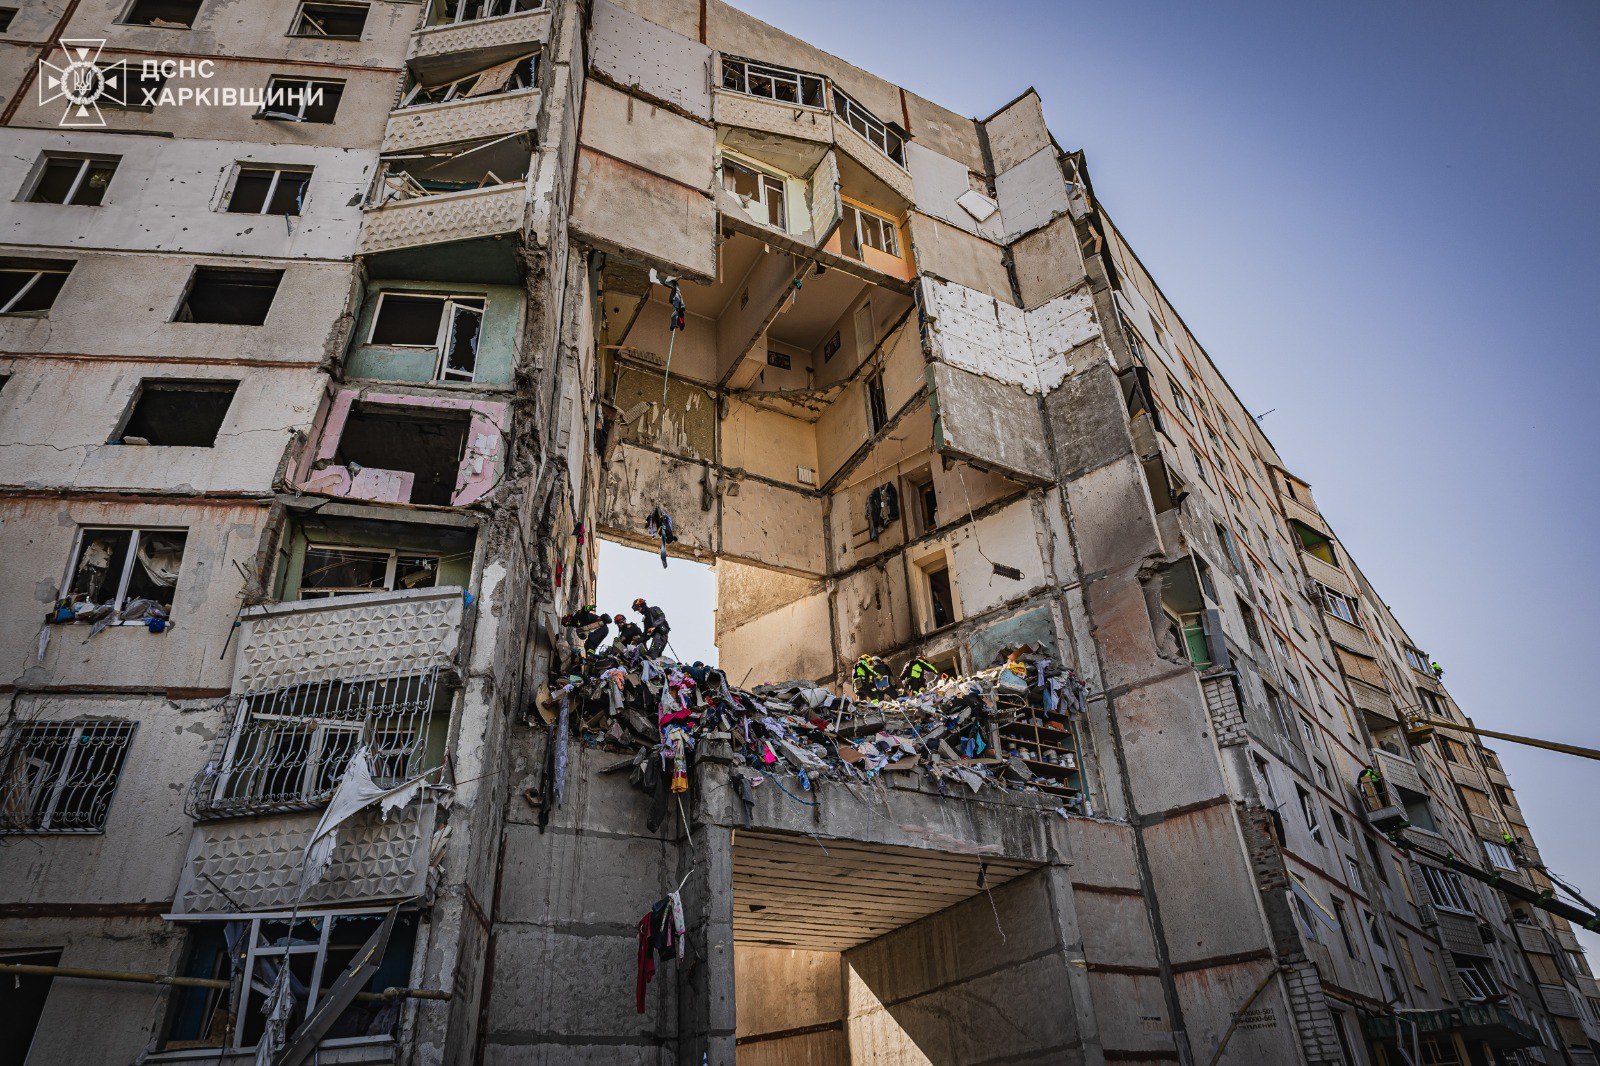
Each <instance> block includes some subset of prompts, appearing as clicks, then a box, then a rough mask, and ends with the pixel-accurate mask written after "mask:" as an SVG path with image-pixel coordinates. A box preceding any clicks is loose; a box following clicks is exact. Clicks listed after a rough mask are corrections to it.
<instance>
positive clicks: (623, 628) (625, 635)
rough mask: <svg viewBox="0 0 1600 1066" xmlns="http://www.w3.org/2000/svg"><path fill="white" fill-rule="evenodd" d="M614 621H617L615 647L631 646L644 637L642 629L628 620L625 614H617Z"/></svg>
mask: <svg viewBox="0 0 1600 1066" xmlns="http://www.w3.org/2000/svg"><path fill="white" fill-rule="evenodd" d="M615 621H616V623H617V639H616V642H615V644H616V646H617V647H619V648H631V647H633V646H634V645H635V644H638V643H639V642H640V641H641V640H643V639H644V630H642V629H640V628H639V627H638V626H637V625H635V624H634V623H632V622H630V621H628V616H627V615H625V614H619V615H617V617H616V619H615Z"/></svg>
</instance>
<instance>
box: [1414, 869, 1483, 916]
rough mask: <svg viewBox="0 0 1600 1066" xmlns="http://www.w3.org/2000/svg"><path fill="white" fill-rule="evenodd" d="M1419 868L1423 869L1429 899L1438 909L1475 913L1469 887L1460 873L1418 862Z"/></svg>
mask: <svg viewBox="0 0 1600 1066" xmlns="http://www.w3.org/2000/svg"><path fill="white" fill-rule="evenodd" d="M1417 868H1418V869H1420V870H1421V871H1422V883H1423V884H1424V885H1425V886H1426V887H1427V889H1428V899H1429V901H1430V902H1431V903H1432V904H1433V906H1434V907H1435V908H1436V909H1438V910H1442V911H1448V912H1450V913H1451V914H1465V915H1474V913H1475V912H1474V911H1473V909H1472V898H1471V897H1470V896H1468V895H1467V887H1466V885H1465V883H1463V882H1462V880H1461V875H1460V874H1458V873H1456V872H1455V871H1454V870H1445V869H1441V868H1440V867H1438V866H1429V865H1428V864H1427V863H1418V864H1417ZM1441 900H1445V901H1444V902H1441Z"/></svg>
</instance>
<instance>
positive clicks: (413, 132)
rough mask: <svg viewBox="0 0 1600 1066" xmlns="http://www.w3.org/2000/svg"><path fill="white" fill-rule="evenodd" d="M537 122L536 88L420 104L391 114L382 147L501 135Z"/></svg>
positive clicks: (411, 146)
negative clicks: (446, 101) (440, 102)
mask: <svg viewBox="0 0 1600 1066" xmlns="http://www.w3.org/2000/svg"><path fill="white" fill-rule="evenodd" d="M538 121H539V90H537V89H524V90H522V91H520V92H514V93H505V94H503V95H499V96H483V97H469V98H466V99H462V100H451V101H450V102H448V103H443V104H421V105H418V106H413V107H405V108H401V109H399V110H397V111H395V112H393V113H392V114H390V116H389V125H388V127H387V128H386V129H385V130H384V133H383V150H384V151H385V152H406V151H411V150H413V149H417V148H424V147H427V146H428V145H435V144H455V143H458V142H460V141H467V140H478V139H483V138H490V137H504V136H507V135H509V134H512V133H520V132H523V131H525V130H531V129H533V127H534V126H535V125H536V124H537V123H538Z"/></svg>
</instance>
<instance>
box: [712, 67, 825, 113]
mask: <svg viewBox="0 0 1600 1066" xmlns="http://www.w3.org/2000/svg"><path fill="white" fill-rule="evenodd" d="M722 87H723V88H724V89H728V90H730V91H732V92H736V93H744V94H745V95H746V96H760V97H764V98H766V99H768V100H776V101H778V102H779V103H783V104H801V105H803V106H805V107H822V106H823V102H822V101H823V93H822V78H820V77H819V76H817V75H815V74H807V73H804V72H803V71H799V70H789V69H787V68H785V67H772V66H767V65H766V64H765V63H753V62H751V61H750V60H748V59H740V58H738V57H737V56H723V57H722Z"/></svg>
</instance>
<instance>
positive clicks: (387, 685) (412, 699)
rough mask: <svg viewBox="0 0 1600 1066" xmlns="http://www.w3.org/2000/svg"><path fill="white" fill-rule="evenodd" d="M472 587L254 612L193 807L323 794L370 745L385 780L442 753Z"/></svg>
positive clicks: (255, 809)
mask: <svg viewBox="0 0 1600 1066" xmlns="http://www.w3.org/2000/svg"><path fill="white" fill-rule="evenodd" d="M464 599H465V597H464V596H463V592H462V590H461V589H460V588H455V587H444V588H431V589H414V590H407V591H402V592H379V593H369V594H362V595H354V596H335V597H329V598H327V599H318V600H298V601H295V602H293V603H287V604H278V605H275V606H272V607H267V608H262V607H258V608H254V609H252V610H250V611H248V612H246V613H245V615H244V616H243V617H242V618H241V620H240V635H239V656H238V659H237V661H236V663H235V670H234V685H233V693H232V695H231V696H230V698H229V700H228V703H227V715H228V720H227V721H226V722H225V723H224V725H223V728H222V730H221V731H220V732H219V733H218V735H217V737H216V739H215V741H213V744H212V750H211V755H210V757H209V759H208V760H207V762H206V765H205V767H204V769H202V770H201V771H200V773H199V774H198V775H196V777H195V779H194V782H193V784H192V786H191V788H190V792H189V798H188V808H189V812H190V814H192V815H194V816H195V817H217V816H224V815H245V814H263V813H269V812H282V811H293V810H304V809H306V808H309V807H313V806H316V805H318V804H321V803H324V802H326V801H327V799H328V797H329V796H330V795H331V794H332V792H333V790H334V788H335V787H336V786H337V785H338V782H339V778H340V775H341V774H343V773H344V768H345V764H346V763H347V762H348V761H349V759H350V756H351V755H352V754H354V752H355V751H356V749H357V748H360V747H363V746H364V747H366V748H367V749H368V751H369V752H370V757H371V763H372V774H373V779H374V780H375V781H377V782H378V783H379V784H380V785H397V784H400V783H401V782H403V781H407V780H410V779H411V778H413V777H416V776H417V775H418V774H420V773H422V772H423V771H424V770H427V769H429V768H431V767H432V766H433V765H436V763H437V758H438V756H439V753H440V752H441V750H442V742H441V737H442V730H443V727H444V722H445V720H446V718H447V715H448V699H447V698H446V694H447V693H448V689H449V686H448V678H449V675H450V673H452V672H453V670H454V667H455V664H456V660H457V653H458V650H459V646H460V638H461V628H462V613H463V603H464Z"/></svg>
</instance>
